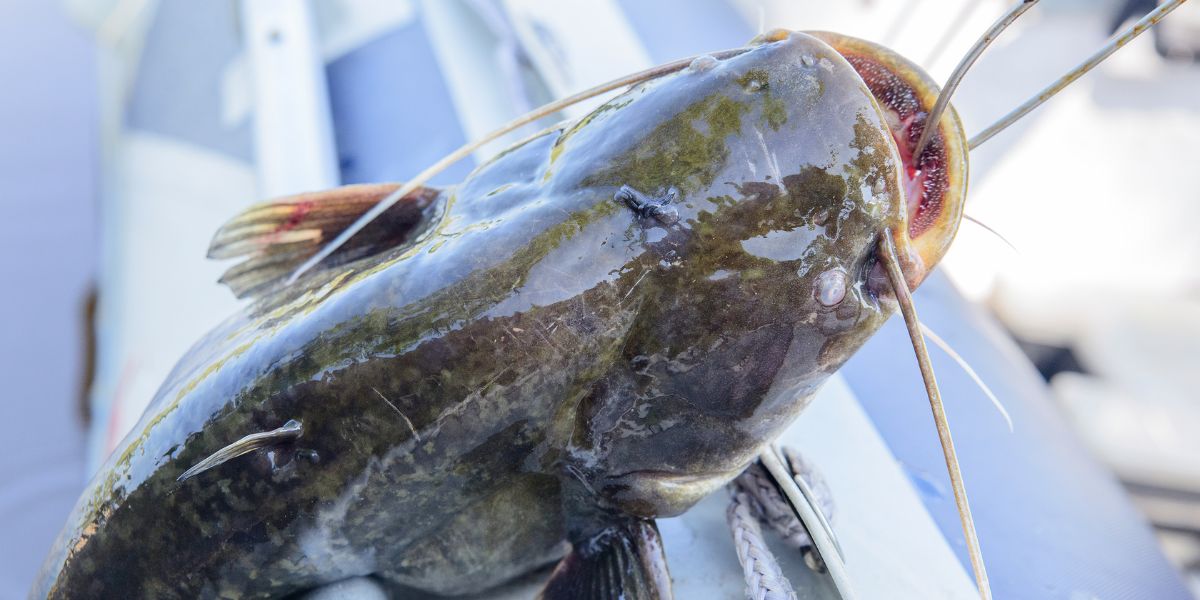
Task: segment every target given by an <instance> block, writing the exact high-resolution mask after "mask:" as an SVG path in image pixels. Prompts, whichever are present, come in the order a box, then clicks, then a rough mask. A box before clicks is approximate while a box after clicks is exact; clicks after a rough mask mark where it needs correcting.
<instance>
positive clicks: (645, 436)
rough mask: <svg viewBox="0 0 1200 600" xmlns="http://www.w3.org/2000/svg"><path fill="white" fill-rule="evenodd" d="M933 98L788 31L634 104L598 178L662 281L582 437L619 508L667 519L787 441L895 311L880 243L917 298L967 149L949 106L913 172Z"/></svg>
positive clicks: (920, 87)
mask: <svg viewBox="0 0 1200 600" xmlns="http://www.w3.org/2000/svg"><path fill="white" fill-rule="evenodd" d="M936 95H937V88H936V86H935V85H934V84H933V82H932V81H931V80H930V79H929V77H928V75H926V74H924V72H923V71H921V70H920V69H918V68H917V67H916V66H915V65H912V64H911V63H908V62H907V61H904V59H902V58H900V57H898V56H896V55H894V54H893V53H891V52H890V51H888V50H886V49H883V48H881V47H878V46H874V45H872V44H869V43H866V42H862V41H859V40H854V39H852V38H847V37H844V36H836V35H833V34H824V33H819V34H814V35H809V34H804V33H798V32H790V31H782V30H781V31H775V32H771V33H769V34H765V35H763V36H760V37H759V38H756V39H755V40H754V41H753V42H752V43H751V46H750V48H749V49H748V50H747V51H746V52H744V53H742V54H739V55H737V56H734V57H732V58H727V59H724V60H716V59H706V58H704V57H702V58H700V59H697V61H696V62H694V63H693V64H692V66H691V67H689V68H688V69H687V70H685V71H684V72H682V73H680V74H679V75H677V76H675V78H674V79H672V80H668V81H663V82H658V83H656V84H655V85H654V86H650V87H648V88H647V89H646V90H643V91H642V92H640V93H635V94H634V95H633V97H632V98H629V99H628V101H627V104H626V105H625V106H624V107H623V108H624V109H625V110H628V108H629V107H633V106H638V105H641V106H642V107H643V113H642V114H643V118H644V119H645V122H643V123H642V124H641V126H640V127H636V128H635V127H627V131H626V133H627V135H626V136H625V137H623V138H622V139H620V140H619V141H610V142H609V143H610V144H622V145H621V146H620V147H621V148H624V150H623V151H622V152H616V153H612V154H610V155H607V156H605V159H604V160H603V161H602V162H601V163H600V165H599V169H598V171H597V173H598V174H597V175H594V176H593V178H594V182H601V183H605V184H608V185H616V184H618V183H619V184H620V185H621V191H619V192H618V193H617V196H616V198H617V200H618V201H623V202H625V203H626V204H628V206H629V207H630V209H631V211H632V212H634V213H635V214H634V215H633V220H632V223H633V225H631V227H633V228H634V230H635V231H636V232H637V233H635V234H634V235H635V237H636V236H641V237H640V238H639V239H640V240H641V243H642V244H643V245H644V246H645V248H646V252H645V253H644V255H643V259H642V262H641V266H642V267H644V269H645V271H646V272H650V273H652V276H651V277H649V278H648V279H647V280H646V281H645V282H644V283H642V286H643V287H642V288H641V289H639V290H638V292H637V298H638V301H639V302H641V308H640V315H639V318H638V320H637V321H636V322H635V324H634V325H633V327H632V329H631V331H630V333H629V337H628V341H627V343H626V344H625V346H624V350H623V352H624V355H623V356H622V357H621V359H622V365H623V367H624V368H622V369H620V370H619V371H618V372H617V374H615V375H613V376H611V377H609V378H608V379H606V380H605V381H604V382H603V385H602V386H601V391H600V392H597V393H596V394H594V395H593V397H591V398H590V399H589V400H588V401H585V403H584V406H583V410H582V411H581V413H580V414H581V415H582V418H583V420H584V423H585V425H586V426H585V428H584V429H585V430H586V432H587V433H586V434H585V436H584V439H583V440H582V443H579V444H578V448H580V449H582V450H583V452H582V454H583V455H585V456H586V457H587V458H588V460H589V461H590V462H591V464H593V465H598V468H597V469H596V470H597V472H599V473H601V474H602V476H601V478H600V481H599V482H598V483H599V488H600V489H602V490H604V492H603V493H604V494H605V495H606V497H608V498H609V499H610V500H611V501H612V502H614V503H615V504H618V505H620V506H621V507H622V508H623V509H624V510H626V511H627V512H633V513H635V514H643V515H646V516H651V515H657V516H662V515H669V514H676V513H678V512H680V511H682V510H684V509H686V508H687V507H688V506H690V505H691V504H692V503H694V502H695V501H697V500H699V498H701V497H703V496H704V495H706V494H707V493H709V492H710V491H712V490H713V489H715V488H716V487H719V486H720V485H723V484H724V483H725V482H727V481H728V480H729V479H731V478H732V477H734V476H736V474H737V473H738V472H740V471H741V470H742V469H743V468H744V467H745V466H746V465H747V464H748V463H749V462H750V461H751V460H753V458H754V457H755V456H756V455H757V453H758V452H759V450H760V449H761V447H762V445H763V444H765V443H767V442H769V441H771V440H772V439H774V438H775V437H776V436H777V435H778V434H779V433H781V432H782V430H783V428H784V427H786V426H787V425H788V424H789V423H790V422H791V421H792V420H793V419H794V417H795V416H796V415H797V414H798V413H799V412H800V411H801V409H803V407H804V406H806V405H807V403H808V401H809V399H810V398H811V397H812V396H813V394H814V393H815V391H816V390H817V388H818V387H819V386H820V385H821V384H822V383H823V382H824V381H825V380H826V379H827V378H828V377H829V376H830V375H831V374H832V373H834V372H835V371H836V370H837V369H838V368H839V367H840V366H841V365H842V364H843V363H844V362H845V361H846V360H847V359H848V358H849V357H850V356H852V355H853V354H854V353H855V352H856V351H857V350H858V348H859V347H861V345H862V344H863V343H864V342H865V341H866V340H867V339H868V338H869V337H870V336H871V335H872V334H873V333H874V332H875V331H876V330H877V329H878V328H879V326H880V325H882V323H883V322H884V321H885V320H886V319H887V318H888V316H889V315H890V314H891V313H892V312H893V311H894V310H895V308H896V305H895V302H894V299H893V297H892V291H891V290H892V288H891V284H890V282H889V280H888V278H887V277H886V273H885V271H883V269H882V267H881V265H880V261H879V252H880V242H881V240H882V239H883V238H884V236H885V234H888V233H890V234H891V237H892V238H893V239H894V240H895V242H896V245H897V248H898V254H899V255H900V260H901V263H902V265H903V268H904V271H905V273H906V275H907V276H908V277H909V285H910V287H914V288H915V287H916V286H917V285H918V284H919V283H920V282H921V280H923V279H924V278H925V276H926V275H927V274H928V272H929V270H930V269H931V268H932V267H933V266H934V265H936V264H937V262H938V260H940V259H941V257H942V255H943V254H944V253H945V251H946V249H947V248H948V246H949V244H950V241H951V240H952V238H953V236H954V233H955V231H956V230H957V227H958V222H959V219H960V216H961V205H962V202H963V199H964V198H965V194H966V189H965V188H966V183H965V182H966V143H965V141H964V136H963V134H962V128H961V126H960V125H959V122H958V118H957V116H956V115H955V114H954V112H953V110H950V111H947V112H946V114H945V116H944V117H942V119H941V122H940V123H939V132H938V134H937V135H935V136H934V138H933V142H932V143H931V144H929V146H928V149H927V150H926V151H925V152H924V153H923V155H922V158H921V160H920V161H914V160H913V158H912V150H911V148H912V146H913V145H914V144H915V142H916V138H917V136H919V135H920V133H921V126H922V125H923V121H922V119H923V118H924V115H925V114H926V113H927V111H928V110H929V109H930V108H931V107H932V105H933V103H934V101H935V100H936ZM633 271H634V272H635V274H636V272H637V270H636V269H635V270H633ZM639 281H640V280H639Z"/></svg>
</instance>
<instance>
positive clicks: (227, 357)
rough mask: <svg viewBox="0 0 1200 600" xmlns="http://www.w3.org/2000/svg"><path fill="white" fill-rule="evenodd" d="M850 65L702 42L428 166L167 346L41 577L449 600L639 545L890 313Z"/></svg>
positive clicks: (776, 38)
mask: <svg viewBox="0 0 1200 600" xmlns="http://www.w3.org/2000/svg"><path fill="white" fill-rule="evenodd" d="M855 68H856V67H855V66H854V65H852V64H851V62H850V61H848V60H847V58H845V57H843V56H842V55H841V54H839V52H838V51H836V50H835V49H834V48H833V47H832V46H831V45H830V43H827V42H826V41H822V40H821V39H818V38H816V37H812V36H808V35H804V34H798V33H789V34H782V33H780V34H773V35H772V36H766V37H764V38H762V39H760V40H757V41H756V42H755V43H753V44H752V45H751V46H749V47H748V49H747V50H746V51H745V52H743V53H741V54H739V55H737V56H734V57H732V58H727V59H724V60H716V59H712V58H702V59H698V60H697V61H695V62H694V63H693V65H692V66H691V67H689V68H688V69H685V70H683V71H681V72H679V73H677V74H674V75H670V76H666V77H663V78H660V79H657V80H653V81H650V82H647V83H644V84H641V85H639V86H636V87H634V88H633V89H631V90H629V91H628V92H626V93H624V94H622V95H620V96H617V97H616V98H614V99H613V100H611V101H609V102H607V103H606V104H604V105H602V106H601V107H599V108H598V109H596V110H595V111H594V112H592V113H591V114H589V115H588V116H586V117H584V118H583V119H581V120H579V121H578V122H575V123H572V124H568V125H564V126H561V127H557V128H554V129H551V130H549V131H546V132H543V133H541V134H538V135H536V136H534V137H532V138H530V139H528V140H526V141H524V142H522V143H520V144H518V145H516V146H514V147H512V148H510V149H509V150H507V151H505V152H503V153H501V154H500V155H499V156H497V157H496V158H494V159H492V160H491V161H489V162H487V163H485V164H483V165H481V166H480V167H479V168H478V169H477V170H476V171H475V172H473V173H472V174H471V175H470V176H469V177H468V178H467V179H466V180H465V181H463V182H462V183H461V184H459V185H457V186H453V187H449V188H444V189H439V190H433V189H429V188H424V189H423V190H422V191H421V193H420V194H418V195H417V196H415V197H413V198H410V199H408V200H409V202H408V203H407V204H406V205H405V208H403V211H402V213H398V214H400V216H399V217H397V219H399V220H396V221H394V222H393V223H392V231H391V233H395V232H397V231H399V232H402V233H403V235H401V236H399V237H398V238H397V239H388V238H387V235H390V233H389V232H384V233H383V234H380V235H381V236H382V237H377V238H372V239H375V241H376V242H379V240H383V239H387V243H389V244H392V245H391V247H388V248H379V247H378V244H377V245H376V246H373V247H371V248H370V251H369V252H367V251H365V250H364V251H363V252H365V254H363V255H350V256H347V257H343V259H342V260H341V261H340V262H338V263H337V264H330V265H327V266H326V268H323V269H319V270H317V271H316V272H313V273H311V274H309V275H306V276H305V277H304V278H302V279H300V280H299V281H298V282H296V283H294V284H281V283H273V281H274V280H270V278H266V279H264V280H258V279H255V280H253V283H247V284H246V286H247V287H245V288H243V289H244V290H251V291H253V295H256V296H258V299H257V300H256V301H255V302H254V303H253V304H252V305H251V306H250V307H249V308H247V310H246V311H244V312H243V313H241V314H239V315H236V316H235V317H233V318H232V319H230V320H229V321H228V322H227V323H225V324H224V325H222V326H221V327H219V328H218V329H217V330H215V331H214V332H212V333H210V334H209V335H208V336H206V337H205V338H204V339H203V340H201V341H200V342H199V343H198V344H197V345H196V346H195V347H194V348H193V349H192V350H191V351H190V352H189V353H188V354H187V355H186V356H185V357H184V358H183V359H182V360H181V362H180V363H179V365H178V366H177V367H176V369H175V370H174V372H173V373H172V375H171V376H170V377H169V378H168V380H167V381H166V382H165V383H164V385H163V387H162V388H161V389H160V391H159V392H158V394H157V396H156V398H155V400H154V401H153V402H152V404H151V406H150V408H149V409H148V410H147V412H146V414H145V415H144V417H143V418H142V419H141V421H140V422H139V423H138V425H137V426H136V427H135V428H134V429H133V431H132V432H131V433H130V434H129V436H128V437H127V438H126V439H125V440H124V441H123V442H122V443H121V445H120V446H119V447H118V448H117V450H116V451H115V452H114V453H113V455H112V457H111V458H110V459H109V460H108V462H107V463H106V464H105V465H104V467H103V468H102V469H101V470H100V472H99V473H98V474H97V475H96V477H95V479H94V480H93V482H92V483H91V484H90V486H89V487H88V489H87V490H86V491H85V493H84V495H83V497H82V498H81V499H80V501H79V503H78V505H77V506H76V508H75V510H74V512H73V513H72V515H71V517H70V520H69V521H68V523H67V525H66V527H65V529H64V531H63V533H62V535H61V536H60V538H59V540H58V542H57V543H56V545H55V548H54V549H53V551H52V552H51V555H50V556H49V557H48V558H47V561H46V563H45V567H44V568H43V573H42V575H41V577H40V580H39V582H38V584H37V586H36V587H35V589H34V591H33V593H32V595H31V597H36V598H44V597H51V598H67V597H71V598H81V597H125V598H175V597H179V598H185V597H222V598H268V597H279V596H285V595H288V594H292V593H295V592H297V591H302V590H304V589H308V588H311V587H314V586H317V585H321V584H324V583H328V582H332V581H336V580H339V579H343V578H346V577H350V576H355V575H373V576H375V577H377V578H379V579H380V580H382V581H384V582H385V583H387V584H388V585H389V586H391V587H392V589H393V590H394V591H396V593H397V594H399V595H403V591H405V590H420V591H423V592H432V593H437V594H446V595H455V594H465V593H471V592H477V591H480V590H485V589H487V588H490V587H492V586H495V585H498V584H500V583H503V582H504V581H506V580H509V579H511V578H513V577H515V576H518V575H520V574H523V573H526V572H529V571H531V570H533V569H536V568H538V567H541V566H543V565H547V564H550V563H552V562H554V561H555V560H558V559H560V558H562V557H563V556H564V555H565V554H567V553H568V552H569V551H571V549H572V548H573V549H574V552H575V554H572V555H569V556H568V559H566V560H564V561H563V564H561V565H560V569H559V571H561V572H563V573H572V572H573V571H571V569H574V568H577V567H576V566H577V565H588V564H590V563H588V560H590V557H591V556H592V555H590V554H588V551H586V550H587V548H590V547H592V546H596V547H600V546H604V545H605V544H608V543H609V540H611V539H614V538H620V539H628V540H633V542H630V544H632V546H630V547H636V548H644V547H645V543H651V542H652V541H653V540H652V538H653V533H652V532H651V531H650V529H647V527H650V528H651V529H652V523H651V524H650V525H646V523H649V522H650V520H652V519H654V518H657V517H664V516H672V515H676V514H679V513H681V512H683V511H685V510H687V509H688V508H689V507H690V506H691V505H693V504H694V503H695V502H697V501H698V500H699V499H700V498H702V497H703V496H705V495H706V494H707V493H709V492H711V491H712V490H714V489H716V488H718V487H720V486H722V485H724V484H725V483H726V482H728V481H729V480H730V479H732V478H733V477H734V476H736V475H737V474H738V473H739V472H740V471H741V470H742V469H743V468H745V467H746V465H747V464H748V463H749V462H750V461H751V460H752V459H753V458H754V456H755V455H756V454H757V453H758V451H759V449H760V448H761V447H762V445H763V444H765V443H767V442H769V441H770V440H771V439H773V438H774V437H775V436H776V435H777V434H778V433H780V432H781V431H782V430H783V429H784V428H785V427H786V426H787V425H788V424H789V423H790V422H791V421H792V420H793V419H794V418H795V417H796V415H797V414H798V413H799V412H800V411H801V410H802V409H803V407H804V406H805V405H806V403H807V402H808V401H809V399H811V397H812V395H813V394H814V393H815V391H816V390H817V389H818V387H819V386H820V385H821V383H822V382H823V381H824V380H825V379H826V378H827V377H828V376H829V375H830V374H832V373H833V372H835V371H836V370H837V368H838V367H839V366H840V365H841V364H842V363H843V362H844V361H845V360H846V359H847V358H848V357H849V356H851V355H852V354H853V352H854V351H855V350H856V349H857V348H858V347H859V346H860V345H861V344H862V343H863V342H864V341H865V340H866V339H867V338H868V337H869V336H870V335H871V334H872V333H873V332H874V331H875V330H876V329H877V328H878V327H879V325H880V324H882V322H883V321H884V320H885V319H886V317H887V316H888V315H889V314H890V313H891V311H892V310H893V305H892V304H890V303H889V301H888V299H887V298H886V297H885V296H886V294H883V293H882V292H881V290H880V288H879V285H878V281H877V278H876V279H873V278H872V274H873V273H877V270H876V266H875V262H876V259H875V252H876V247H877V241H878V239H879V236H880V235H881V233H882V232H883V231H885V230H896V231H905V232H908V231H909V230H910V226H909V222H910V220H911V219H912V215H913V208H912V207H911V206H909V204H907V203H906V191H905V187H906V185H907V184H908V183H910V182H909V181H908V180H907V179H906V178H905V173H904V165H905V157H904V156H903V153H902V151H901V150H899V149H898V148H897V144H896V141H895V139H894V132H895V131H896V127H897V125H896V123H895V121H896V120H897V119H896V116H895V115H894V114H889V113H888V111H886V110H885V109H884V108H881V105H880V103H879V101H877V99H876V95H875V94H874V92H873V90H872V89H871V88H870V87H869V86H868V85H867V84H866V83H864V79H863V78H862V77H861V76H860V75H859V73H858V72H856V70H855ZM955 123H956V121H955ZM390 189H394V188H386V189H383V190H378V189H374V188H371V189H367V188H358V189H357V191H356V192H354V193H360V194H366V195H367V196H369V197H371V198H376V199H377V198H378V197H381V196H382V195H385V193H386V191H388V190H390ZM346 193H347V194H349V193H350V192H346ZM305 202H307V200H306V201H305ZM302 205H303V203H296V202H292V203H291V204H289V205H288V206H289V210H299V209H298V208H297V207H298V206H302ZM263 210H266V209H263ZM304 210H309V209H308V208H305V209H304ZM263 214H266V213H263ZM954 216H955V218H956V215H954ZM941 218H945V217H944V216H943V217H941ZM955 224H956V223H955ZM290 226H291V225H289V227H290ZM280 232H282V233H280ZM280 232H276V233H279V235H284V234H286V235H287V236H291V237H288V238H287V239H288V240H292V239H293V238H294V239H300V238H301V237H303V235H301V233H302V232H300V231H299V230H288V231H283V230H282V229H281V230H280ZM364 233H368V232H364ZM293 234H295V235H293ZM272 235H275V234H272ZM368 237H370V236H368ZM275 239H283V238H282V237H279V236H277V237H276V238H275ZM903 250H904V251H905V252H907V256H909V257H910V259H911V260H912V261H914V262H916V263H920V262H921V258H922V256H923V254H922V250H921V248H919V247H917V246H916V245H915V244H908V242H905V244H904V247H903ZM360 254H362V252H360ZM265 256H267V257H268V258H269V257H271V256H275V255H271V254H266V255H265ZM290 258H294V257H291V256H290V255H284V254H279V255H278V263H279V264H282V265H283V266H284V267H286V266H289V265H292V264H293V262H289V260H288V259H290ZM926 262H928V260H926ZM263 264H267V263H263ZM270 264H271V265H275V266H272V267H270V268H272V269H277V271H271V272H272V273H276V274H278V273H280V272H284V271H286V269H281V268H279V267H278V265H276V263H270ZM239 274H242V275H244V273H240V272H239ZM263 281H267V283H264V282H263ZM214 457H215V458H214ZM198 467H200V468H198ZM622 536H624V537H622ZM639 536H640V537H639ZM638 540H641V541H640V542H639V541H638ZM646 540H649V542H646ZM643 542H645V543H643ZM589 544H592V545H591V546H590V545H589ZM638 544H641V545H638ZM581 551H584V552H583V555H582V558H580V557H578V556H576V555H577V554H579V553H580V552H581ZM572 556H576V558H575V559H574V560H575V562H571V560H572V559H571V557H572ZM652 562H653V561H648V562H647V563H646V564H650V563H652ZM564 565H565V566H564ZM572 565H576V566H572ZM578 568H583V567H578ZM631 568H632V567H631ZM638 576H639V577H642V579H639V580H638V581H641V583H639V584H638V585H643V584H644V585H650V586H651V587H653V586H652V585H651V584H650V583H646V582H645V581H643V579H646V578H645V577H644V576H643V575H638ZM556 579H560V580H561V579H562V578H561V577H558V578H556ZM650 579H652V578H650ZM571 581H574V582H584V583H580V584H579V585H590V584H587V582H588V581H590V580H589V579H587V578H586V577H583V578H579V577H575V578H572V579H571ZM623 581H624V580H623ZM630 581H632V580H630ZM560 583H561V581H560ZM651 583H653V582H651ZM628 585H633V584H632V583H630V584H628ZM554 589H562V586H561V585H559V587H558V588H553V586H552V587H551V588H548V591H547V597H548V598H551V597H563V596H555V595H554V594H555V593H556V592H554ZM606 589H607V588H606ZM626 589H627V590H632V589H633V588H629V587H627V588H626ZM639 589H640V588H639ZM647 589H649V588H647ZM585 592H586V593H584V594H581V595H579V596H577V597H585V596H589V597H600V596H597V595H596V592H595V589H592V588H589V589H588V590H585ZM627 596H628V597H645V596H646V594H641V595H639V594H638V593H632V592H630V593H628V594H627Z"/></svg>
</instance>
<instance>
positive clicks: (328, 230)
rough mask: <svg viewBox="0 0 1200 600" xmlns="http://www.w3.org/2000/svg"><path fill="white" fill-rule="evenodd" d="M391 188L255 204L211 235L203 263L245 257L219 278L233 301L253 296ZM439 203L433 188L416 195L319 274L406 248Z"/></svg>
mask: <svg viewBox="0 0 1200 600" xmlns="http://www.w3.org/2000/svg"><path fill="white" fill-rule="evenodd" d="M399 187H400V186H399V185H398V184H394V183H388V184H372V185H348V186H343V187H340V188H336V189H332V190H327V191H323V192H313V193H308V194H297V195H295V196H288V197H285V198H279V199H276V200H272V201H270V202H264V203H262V204H256V205H254V206H252V207H250V208H248V209H246V211H245V212H243V213H242V214H240V215H238V216H236V217H234V218H233V219H231V220H230V221H229V222H227V223H225V224H224V225H222V226H221V228H220V229H219V230H217V233H216V235H214V236H213V240H212V243H211V245H210V246H209V248H208V257H209V258H216V259H224V258H235V257H239V256H246V257H248V258H247V259H246V260H245V261H243V262H242V263H240V264H237V265H235V266H234V267H232V268H230V269H229V270H228V271H226V272H225V274H224V275H223V276H222V277H221V283H224V284H225V285H228V286H229V289H231V290H233V293H234V295H236V296H237V297H239V298H242V297H245V296H255V295H259V294H261V293H262V292H264V291H266V290H268V289H270V288H271V287H272V286H274V285H275V284H276V283H278V282H280V281H283V280H286V279H287V278H288V276H290V275H291V273H292V271H293V270H295V269H296V268H297V267H298V266H300V265H301V264H302V263H304V261H305V260H307V259H308V258H309V257H311V256H313V255H314V254H316V252H317V250H318V249H320V248H321V244H323V243H325V242H328V241H329V240H331V239H333V238H334V237H337V235H338V234H339V233H341V232H342V230H343V229H345V228H346V227H348V226H349V225H350V224H351V223H353V222H354V221H355V220H356V219H358V218H359V217H360V216H362V215H363V213H365V212H367V211H368V210H370V208H371V207H372V206H375V203H377V202H378V201H379V200H381V199H383V198H384V197H385V196H387V195H388V194H390V193H392V192H394V191H396V190H397V189H398V188H399ZM440 195H441V191H440V190H437V189H435V188H418V189H417V191H415V192H413V193H412V194H409V195H408V196H406V197H404V198H403V199H401V200H400V201H399V202H397V203H396V204H395V205H394V206H392V207H391V208H389V209H388V210H387V211H386V212H384V213H383V214H382V215H380V216H379V218H378V219H376V220H375V221H373V222H372V223H371V224H370V225H368V226H367V227H366V228H365V229H363V230H362V231H360V232H358V234H357V235H355V236H354V237H353V238H352V239H351V240H350V241H349V242H347V243H346V244H345V245H343V246H342V247H340V248H338V250H337V251H336V252H334V253H333V254H332V255H330V256H329V257H328V258H326V259H325V260H323V261H321V263H320V265H319V266H320V267H321V268H329V267H334V266H338V265H342V264H345V263H348V262H350V261H353V260H358V259H360V258H363V257H365V256H370V255H373V254H377V253H380V252H383V251H387V250H391V249H394V248H397V247H400V246H404V245H406V244H408V243H410V242H411V241H412V240H413V239H415V238H416V237H417V236H418V235H419V234H420V232H422V231H424V230H425V229H426V227H427V226H428V225H429V223H430V222H431V221H432V220H433V217H434V212H435V211H434V210H433V206H434V204H435V201H436V200H437V199H438V197H439V196H440Z"/></svg>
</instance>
